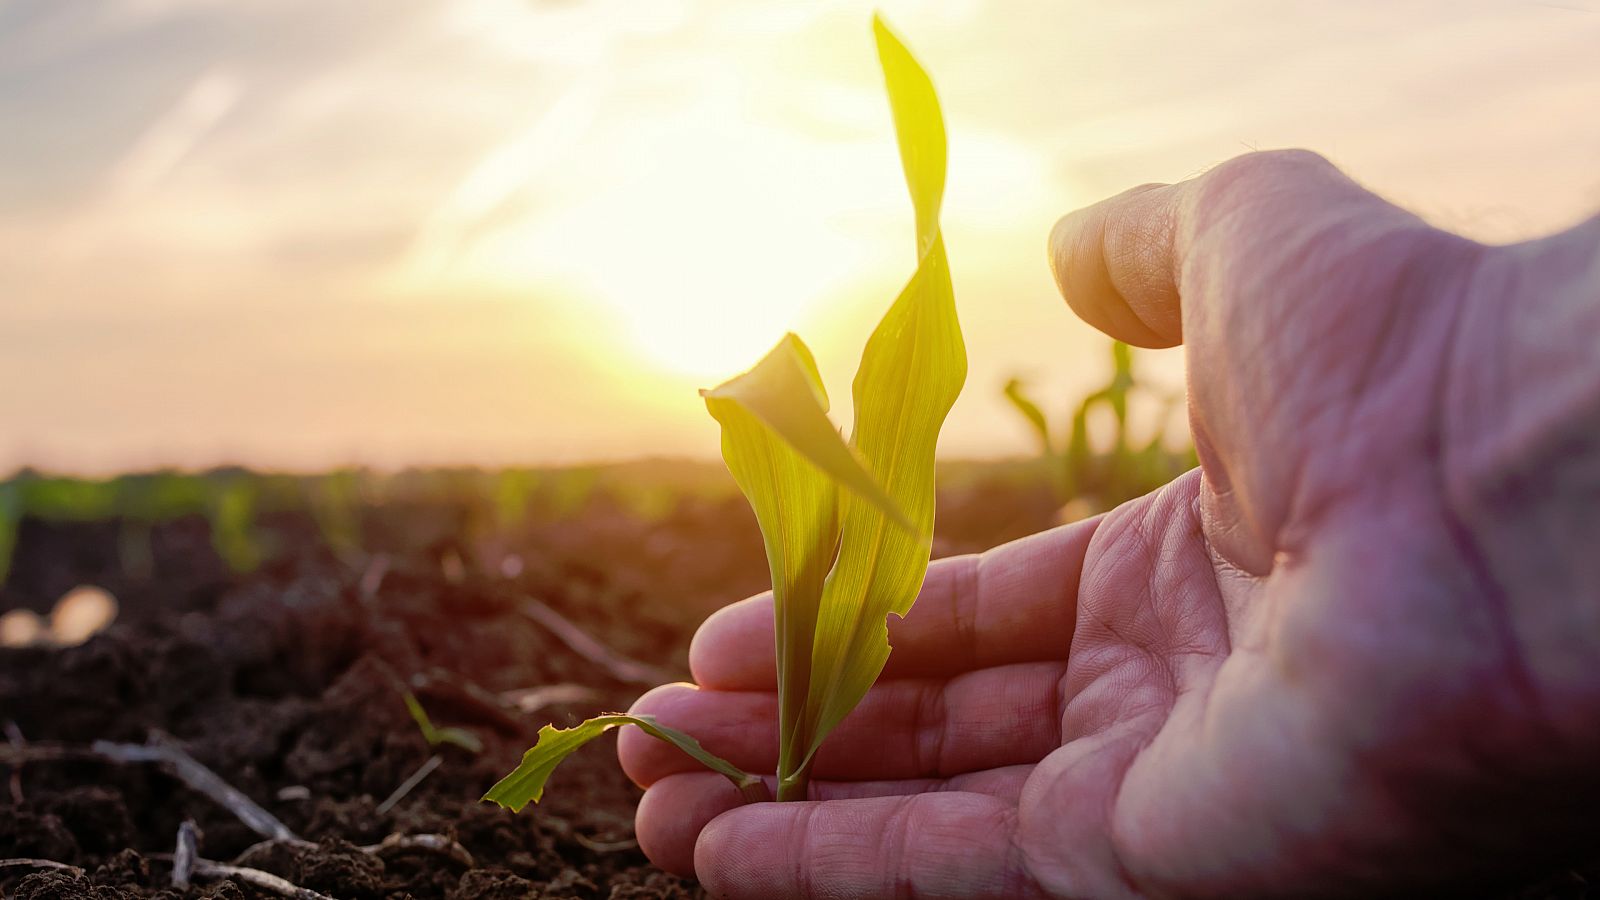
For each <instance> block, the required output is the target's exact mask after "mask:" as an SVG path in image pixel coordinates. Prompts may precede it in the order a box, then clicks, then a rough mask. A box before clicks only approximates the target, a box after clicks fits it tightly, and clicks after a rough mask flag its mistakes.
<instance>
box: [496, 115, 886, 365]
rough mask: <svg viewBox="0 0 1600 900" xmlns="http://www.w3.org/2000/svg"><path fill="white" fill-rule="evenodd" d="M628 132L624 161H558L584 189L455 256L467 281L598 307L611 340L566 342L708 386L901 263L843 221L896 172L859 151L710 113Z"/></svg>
mask: <svg viewBox="0 0 1600 900" xmlns="http://www.w3.org/2000/svg"><path fill="white" fill-rule="evenodd" d="M630 129H631V131H632V132H633V136H632V138H630V141H629V142H625V146H626V147H627V148H629V149H627V150H626V151H624V154H625V155H624V158H621V159H591V160H584V159H581V158H580V159H577V160H572V161H571V164H572V165H574V166H576V167H577V168H575V169H574V171H573V173H572V174H573V183H583V184H588V185H591V186H592V185H595V184H599V185H601V186H600V187H599V188H598V189H591V190H583V191H573V192H571V193H569V194H566V195H563V194H562V193H561V192H560V191H555V192H551V193H549V194H547V196H546V198H545V199H546V200H547V201H553V202H548V203H546V204H541V205H535V204H533V203H531V202H530V204H529V206H530V209H529V210H528V211H527V212H526V214H525V215H523V216H521V217H520V218H517V219H515V220H514V221H512V222H510V223H507V224H504V225H501V226H500V227H497V228H495V229H494V230H493V231H492V232H490V233H488V234H482V235H479V236H477V237H476V238H475V239H474V241H473V246H472V247H471V249H470V252H469V253H468V254H467V255H469V256H470V257H471V262H470V267H471V268H472V269H475V270H478V271H479V272H480V273H481V272H485V271H487V272H490V273H492V274H493V275H494V276H495V277H496V278H497V279H498V280H501V281H502V282H504V281H510V282H512V283H516V284H521V285H523V286H525V287H526V289H527V290H529V291H534V292H537V291H540V290H541V289H546V290H554V291H559V292H560V293H562V294H563V295H565V296H564V300H565V301H566V302H571V303H580V304H585V305H587V306H588V307H590V309H591V311H594V312H597V313H599V316H598V317H597V319H598V320H599V321H603V322H606V323H609V324H610V326H612V327H613V328H614V333H608V334H600V335H583V336H574V339H581V340H583V341H585V342H587V343H589V344H590V345H591V346H590V348H589V349H591V350H593V349H601V350H604V351H611V352H614V353H617V354H621V355H623V356H626V357H628V358H629V360H630V361H634V360H636V361H637V362H639V363H642V364H643V367H644V368H645V369H647V370H648V369H655V370H657V371H662V372H666V373H671V374H675V375H680V376H692V377H695V378H697V379H701V380H703V381H705V382H706V383H707V384H708V385H709V384H710V383H714V382H715V381H717V380H721V379H722V378H726V377H729V376H731V375H734V374H737V373H738V372H740V371H743V370H744V369H746V368H748V367H749V366H751V365H753V364H754V363H755V362H756V360H758V359H759V358H760V357H761V355H762V354H763V353H765V352H766V351H767V349H769V348H770V347H771V346H772V345H773V344H774V343H776V342H777V341H778V339H779V338H781V337H782V336H783V334H784V333H785V332H787V331H791V330H798V329H799V328H800V327H801V325H802V323H803V322H804V320H805V319H806V316H807V315H808V313H811V312H814V311H815V310H816V308H817V307H818V305H819V303H820V302H821V301H824V300H826V299H827V298H828V297H830V296H834V295H836V294H837V293H838V292H840V291H841V290H844V289H846V288H848V287H849V286H850V285H851V284H852V283H854V282H856V281H857V280H859V279H861V278H863V277H869V276H870V275H871V274H873V269H874V267H875V266H876V267H882V266H886V265H889V264H892V263H895V262H901V263H903V262H904V260H903V259H902V258H901V257H902V256H903V255H905V254H900V255H893V256H886V254H885V253H884V252H883V250H884V246H883V245H882V244H881V243H880V242H878V241H876V240H873V239H871V238H870V237H869V238H868V239H865V240H864V239H863V237H862V233H861V232H862V225H861V223H860V221H859V220H852V219H851V218H850V216H849V215H848V213H849V211H851V210H852V209H858V210H859V209H860V208H862V205H863V204H864V203H866V204H871V203H875V202H878V200H879V195H880V194H882V193H884V190H885V188H884V186H883V182H882V180H881V179H874V178H872V177H871V176H872V175H874V174H877V169H878V168H881V167H882V166H883V165H892V164H893V162H894V160H893V158H892V157H885V158H883V159H874V158H873V157H874V156H881V155H882V154H881V152H880V151H877V150H875V149H872V148H870V146H869V145H868V144H867V143H866V142H863V143H862V144H861V145H860V146H859V147H857V146H855V145H852V144H850V143H848V142H847V143H842V144H841V143H840V142H837V141H824V140H819V139H815V138H810V137H808V136H806V135H805V134H803V133H800V132H796V131H793V130H789V129H784V128H781V127H775V126H762V125H759V124H754V123H752V122H750V121H749V119H748V117H740V116H738V115H735V114H733V113H731V112H730V111H729V110H727V109H720V108H716V107H715V106H713V107H708V108H705V109H700V110H695V111H691V112H690V113H688V114H685V113H684V112H682V111H679V112H678V114H676V115H674V116H673V117H671V118H668V119H663V120H661V121H655V122H652V121H649V120H645V121H637V122H635V123H633V124H632V125H631V126H630ZM857 150H860V151H861V153H863V154H864V155H865V156H866V159H865V160H863V159H862V158H860V157H859V156H857V155H856V151H857ZM874 164H876V166H877V168H874ZM585 167H589V168H592V169H593V171H586V170H585ZM596 172H603V173H605V177H603V178H596V177H594V175H595V173H596ZM890 186H891V188H898V185H895V184H894V183H893V182H891V183H890ZM891 196H892V195H891ZM902 202H903V201H902ZM841 211H843V212H844V213H845V214H844V215H841ZM870 230H872V229H869V231H870ZM895 246H897V247H898V245H895ZM901 249H903V248H901ZM908 252H909V251H908ZM635 368H637V366H636V367H635Z"/></svg>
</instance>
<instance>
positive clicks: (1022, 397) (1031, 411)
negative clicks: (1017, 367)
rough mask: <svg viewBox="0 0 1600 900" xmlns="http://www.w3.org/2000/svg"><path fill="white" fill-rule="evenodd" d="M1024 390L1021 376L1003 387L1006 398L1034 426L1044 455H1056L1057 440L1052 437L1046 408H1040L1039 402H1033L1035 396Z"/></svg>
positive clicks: (1034, 432) (1035, 434)
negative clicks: (1045, 412) (1032, 396)
mask: <svg viewBox="0 0 1600 900" xmlns="http://www.w3.org/2000/svg"><path fill="white" fill-rule="evenodd" d="M1023 391H1024V388H1023V384H1022V379H1020V378H1013V379H1011V380H1009V381H1007V382H1006V386H1005V388H1004V389H1003V393H1004V394H1005V397H1006V399H1007V400H1009V401H1011V406H1012V407H1013V408H1015V409H1016V411H1017V412H1019V413H1021V414H1022V417H1023V418H1024V419H1027V420H1028V424H1029V425H1031V426H1032V427H1033V434H1034V436H1035V437H1037V438H1038V439H1039V446H1040V447H1041V448H1043V450H1044V455H1045V456H1053V455H1055V442H1054V441H1052V440H1051V439H1050V423H1049V421H1048V420H1046V419H1045V415H1044V410H1042V409H1040V408H1039V404H1037V403H1035V402H1033V398H1031V397H1029V396H1028V395H1027V394H1026V393H1024V392H1023Z"/></svg>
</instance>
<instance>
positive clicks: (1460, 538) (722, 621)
mask: <svg viewBox="0 0 1600 900" xmlns="http://www.w3.org/2000/svg"><path fill="white" fill-rule="evenodd" d="M1052 256H1053V263H1054V266H1055V270H1056V273H1057V277H1058V282H1059V283H1060V285H1061V288H1062V291H1063V293H1064V295H1065V296H1066V297H1067V300H1068V302H1069V304H1070V305H1071V306H1072V307H1073V308H1074V310H1076V311H1077V312H1078V314H1079V315H1080V316H1082V317H1083V318H1084V319H1085V320H1087V321H1088V322H1089V323H1090V324H1093V325H1095V326H1096V327H1098V328H1100V329H1101V330H1104V331H1106V332H1107V333H1109V334H1111V335H1113V336H1114V337H1118V338H1120V339H1122V340H1126V341H1129V342H1130V343H1134V344H1139V345H1142V346H1171V345H1174V344H1177V343H1179V342H1180V341H1181V342H1182V343H1184V344H1185V349H1186V353H1187V362H1188V368H1189V382H1190V385H1189V387H1190V398H1189V399H1190V417H1191V424H1192V428H1193V431H1194V434H1195V440H1196V444H1197V447H1198V450H1199V453H1200V458H1201V463H1202V466H1201V470H1202V471H1201V472H1192V473H1190V474H1188V475H1186V476H1184V477H1182V478H1180V479H1178V480H1177V481H1175V482H1173V483H1172V484H1170V485H1168V486H1167V487H1166V488H1163V489H1162V490H1160V491H1157V492H1155V493H1154V494H1151V495H1149V496H1147V497H1143V498H1140V499H1138V500H1135V501H1132V502H1130V503H1128V504H1125V505H1123V506H1122V507H1120V508H1118V509H1117V510H1114V511H1112V512H1111V513H1109V514H1107V515H1105V516H1103V517H1099V518H1097V519H1093V520H1089V521H1087V522H1083V523H1078V524H1075V525H1071V526H1066V527H1064V528H1061V529H1056V530H1054V531H1050V532H1046V533H1044V534H1041V535H1035V536H1034V537H1031V538H1027V539H1024V540H1023V541H1019V542H1015V543H1013V544H1009V545H1006V546H1004V547H1000V548H997V549H995V550H992V551H990V552H988V553H986V554H983V555H981V556H975V557H964V558H958V559H954V560H944V561H941V562H939V563H936V564H935V565H934V566H933V567H932V568H931V569H930V572H929V576H928V581H927V584H926V585H925V587H924V590H923V595H922V597H921V598H920V599H919V601H918V603H917V605H916V606H915V607H914V608H913V610H912V612H911V613H910V615H908V616H907V618H906V619H905V620H904V621H893V622H891V626H890V639H891V643H892V644H893V645H894V647H895V651H894V654H893V655H892V656H891V658H890V662H889V667H888V669H887V670H886V671H885V673H884V676H883V677H882V679H880V682H879V684H878V685H877V686H875V687H874V688H873V690H872V692H871V693H870V694H869V695H868V697H867V699H866V700H865V701H864V702H863V703H862V705H861V706H860V707H859V708H858V709H857V710H856V711H855V712H854V713H853V714H852V715H851V716H850V717H849V718H847V719H846V720H845V722H844V723H843V724H842V725H841V726H840V727H839V729H838V730H837V731H836V732H835V733H834V735H833V736H832V737H830V739H829V741H828V743H827V744H826V745H825V746H824V748H823V750H822V751H821V752H820V753H819V757H818V761H817V769H816V773H815V780H814V781H813V788H812V790H813V795H814V796H815V797H816V798H817V800H816V801H815V802H803V803H784V804H756V805H751V806H739V805H738V797H737V794H736V793H735V792H734V791H733V790H732V789H731V788H729V787H728V786H727V784H726V782H724V781H722V780H721V779H720V776H716V775H712V774H709V773H705V772H703V771H696V770H695V766H694V764H693V763H692V762H690V761H689V760H688V759H687V758H685V757H682V756H681V754H678V753H677V752H676V751H674V750H672V749H671V748H668V747H666V746H665V745H662V744H660V743H658V742H655V741H651V740H649V739H647V738H644V737H642V736H640V735H635V734H633V733H631V730H629V731H624V732H623V734H622V737H621V744H620V754H621V757H622V761H623V765H624V768H625V769H626V770H627V772H628V774H629V775H630V776H631V777H633V778H634V780H636V781H637V782H639V783H640V784H642V785H644V786H646V787H647V791H646V793H645V797H644V800H643V801H642V802H641V805H640V808H639V813H638V821H637V825H638V835H639V840H640V843H641V846H643V848H644V849H645V852H646V853H647V854H648V855H649V856H650V857H651V859H652V860H654V861H655V862H657V863H658V864H660V865H662V866H663V867H665V868H668V869H670V870H673V871H678V872H683V873H689V872H694V873H696V874H698V876H699V877H700V878H701V880H702V881H703V883H704V884H705V885H706V886H707V887H708V888H709V889H710V890H711V892H712V893H713V894H716V895H718V896H748V897H781V896H830V897H833V896H900V895H906V896H917V897H980V896H1027V895H1042V896H1058V897H1133V896H1229V897H1240V896H1295V897H1310V896H1321V895H1327V896H1373V895H1378V894H1403V893H1406V892H1408V891H1413V892H1414V891H1416V890H1428V889H1441V888H1444V887H1448V886H1461V885H1468V886H1471V887H1473V888H1476V889H1480V890H1481V889H1485V888H1488V887H1491V886H1492V885H1493V883H1494V882H1495V881H1497V880H1505V879H1515V878H1516V877H1518V876H1520V875H1525V874H1527V873H1529V872H1537V871H1538V870H1539V868H1540V867H1541V866H1546V865H1549V864H1552V863H1554V862H1557V861H1560V860H1563V859H1566V858H1569V857H1570V855H1571V854H1572V853H1573V852H1574V850H1575V849H1577V848H1576V847H1575V842H1576V841H1577V840H1581V839H1582V838H1583V837H1584V836H1585V835H1586V833H1587V831H1588V829H1587V828H1586V826H1585V824H1584V823H1587V822H1591V821H1592V817H1593V810H1594V807H1595V804H1596V803H1597V802H1600V771H1597V770H1596V768H1595V766H1594V765H1593V760H1595V759H1596V758H1600V756H1597V754H1600V553H1596V552H1595V548H1597V547H1600V512H1597V510H1600V340H1597V338H1596V336H1597V335H1600V221H1596V222H1590V223H1588V224H1587V225H1585V226H1581V227H1580V228H1577V229H1574V230H1572V231H1570V232H1568V233H1566V234H1563V235H1558V236H1556V237H1553V238H1549V239H1546V240H1543V241H1538V242H1533V243H1530V244H1524V245H1518V246H1513V247H1505V248H1485V247H1482V246H1479V245H1476V244H1473V243H1471V242H1468V241H1465V240H1463V239H1460V238H1457V237H1455V236H1452V235H1449V234H1446V233H1444V232H1441V231H1438V230H1436V229H1433V228H1431V227H1429V226H1427V225H1426V224H1424V223H1423V222H1421V221H1420V220H1418V219H1416V218H1415V217H1413V216H1411V215H1409V214H1407V213H1404V212H1402V211H1401V210H1398V209H1396V208H1394V207H1392V206H1390V205H1389V204H1387V203H1385V202H1383V201H1382V200H1379V199H1378V198H1376V197H1374V196H1372V195H1371V194H1368V193H1366V192H1365V191H1363V190H1361V189H1360V188H1358V187H1357V186H1355V185H1354V184H1352V183H1351V182H1349V181H1348V180H1347V179H1345V178H1344V177H1343V176H1342V175H1340V174H1339V173H1338V172H1337V171H1336V170H1334V169H1333V168H1332V167H1331V166H1329V165H1327V164H1326V163H1325V162H1323V161H1322V160H1320V159H1319V158H1317V157H1315V156H1313V155H1311V154H1305V153H1299V152H1288V153H1265V154H1251V155H1249V156H1246V157H1241V158H1239V159H1237V160H1234V161H1232V162H1229V163H1226V164H1224V165H1222V166H1220V167H1218V168H1217V169H1215V170H1213V171H1211V172H1209V173H1207V174H1206V175H1205V176H1202V177H1201V178H1198V179H1195V180H1193V181H1190V182H1185V183H1183V184H1180V185H1175V186H1149V187H1146V188H1140V189H1135V190H1134V191H1130V192H1128V193H1125V194H1123V195H1121V196H1119V197H1117V198H1114V199H1112V200H1109V201H1106V202H1105V203H1102V204H1100V205H1098V206H1096V207H1092V208H1090V209H1088V210H1085V211H1082V212H1079V213H1076V214H1074V215H1072V216H1069V217H1067V218H1066V219H1064V220H1063V221H1062V223H1061V224H1059V225H1058V226H1057V228H1056V231H1055V233H1054V235H1053V236H1052ZM771 629H772V624H771V603H770V599H767V598H755V599H752V600H749V601H745V602H744V603H741V604H736V605H735V606H732V607H729V608H728V609H726V610H723V611H722V612H719V613H718V614H717V615H715V616H713V617H712V618H711V619H709V620H708V621H707V622H706V624H705V625H704V626H703V627H702V629H701V631H700V633H699V634H698V635H697V636H696V639H695V644H694V646H693V648H692V651H691V668H692V670H693V673H694V676H695V678H696V680H697V681H698V682H699V683H700V688H699V689H696V688H694V687H691V686H687V685H669V686H666V687H663V688H659V689H657V690H655V691H652V692H651V693H650V694H648V695H646V696H645V697H644V698H642V699H641V700H640V701H639V703H638V704H637V705H636V707H635V710H636V711H640V712H649V713H652V714H655V715H657V716H659V717H660V718H661V719H662V721H664V722H665V723H666V724H669V725H673V726H676V727H679V728H682V729H684V730H686V731H689V732H690V733H693V734H695V735H697V736H698V737H700V738H701V739H702V742H703V743H704V744H705V745H706V747H707V749H709V750H710V751H711V752H713V753H717V754H719V755H722V756H724V757H726V758H728V759H729V760H730V761H732V762H733V763H735V764H736V765H739V766H741V767H744V768H747V769H753V770H756V771H771V770H772V768H773V767H774V761H775V758H776V734H777V727H776V723H775V715H776V707H777V702H776V696H775V693H774V688H775V684H774V674H773V672H774V666H773V659H772V647H771V644H772V641H771V639H770V635H771ZM1582 849H1589V850H1592V849H1593V848H1592V847H1588V848H1582Z"/></svg>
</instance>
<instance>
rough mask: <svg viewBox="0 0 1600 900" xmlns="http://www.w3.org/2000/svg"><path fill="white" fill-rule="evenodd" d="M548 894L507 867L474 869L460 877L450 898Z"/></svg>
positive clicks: (527, 898) (501, 899)
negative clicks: (459, 881)
mask: <svg viewBox="0 0 1600 900" xmlns="http://www.w3.org/2000/svg"><path fill="white" fill-rule="evenodd" d="M548 896H550V895H549V894H546V893H544V892H543V891H541V890H539V886H538V885H536V884H534V883H533V882H531V881H529V880H528V879H526V878H522V877H520V876H518V875H516V874H515V873H513V872H511V871H510V870H507V869H474V870H473V871H471V872H468V873H467V874H466V875H463V876H462V877H461V883H460V884H459V885H457V886H456V889H455V892H454V893H452V894H451V895H450V900H539V898H542V897H548Z"/></svg>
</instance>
